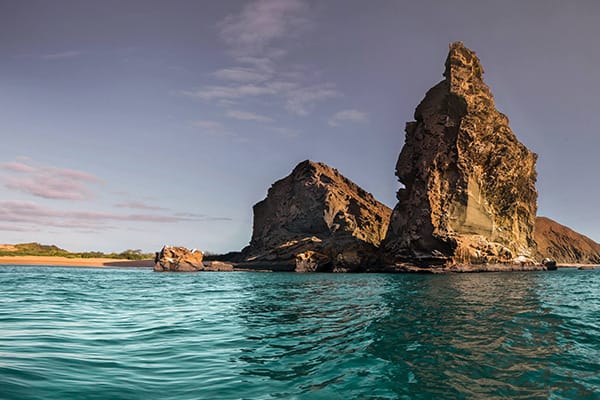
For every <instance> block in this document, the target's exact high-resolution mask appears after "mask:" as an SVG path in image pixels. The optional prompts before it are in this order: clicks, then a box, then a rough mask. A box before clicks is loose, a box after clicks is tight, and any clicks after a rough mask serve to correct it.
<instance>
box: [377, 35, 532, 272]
mask: <svg viewBox="0 0 600 400" xmlns="http://www.w3.org/2000/svg"><path fill="white" fill-rule="evenodd" d="M445 67H446V68H445V71H444V77H445V79H444V80H443V81H442V82H440V83H438V84H437V85H435V86H434V87H433V88H431V89H430V90H429V91H428V92H427V94H426V95H425V98H424V99H423V101H421V103H420V104H419V105H418V107H417V108H416V110H415V116H414V117H415V121H412V122H408V123H407V124H406V139H405V143H404V147H403V148H402V151H401V152H400V156H399V158H398V162H397V164H396V176H397V177H398V179H399V181H400V182H401V183H402V184H404V188H402V189H400V190H399V191H398V194H397V198H398V204H397V205H396V207H395V208H394V211H393V213H392V218H391V222H390V225H389V227H388V232H387V235H386V239H385V242H384V249H385V251H386V253H387V254H388V256H389V257H390V258H391V259H395V260H399V259H404V260H406V259H408V260H413V261H416V262H421V263H429V264H436V263H439V264H444V265H448V264H477V263H504V262H510V261H511V260H513V259H514V258H516V257H518V256H525V257H531V256H533V254H534V253H535V241H534V239H533V228H534V225H535V215H536V209H537V203H536V202H537V191H536V189H535V182H536V171H535V162H536V158H537V155H536V154H534V153H532V152H531V151H529V150H528V149H527V148H526V147H525V146H524V145H523V144H522V143H520V142H519V141H518V140H517V138H516V136H515V134H514V133H513V132H512V131H511V129H510V127H509V121H508V118H507V117H506V116H505V115H504V114H502V113H500V112H499V111H498V110H496V107H495V105H494V98H493V96H492V93H491V92H490V89H489V88H488V87H487V85H486V84H485V83H484V82H483V68H482V66H481V63H480V61H479V58H478V57H477V56H476V55H475V52H473V51H471V50H469V49H468V48H467V47H465V46H464V45H463V44H462V43H461V42H455V43H451V44H450V51H449V53H448V57H447V59H446V63H445Z"/></svg>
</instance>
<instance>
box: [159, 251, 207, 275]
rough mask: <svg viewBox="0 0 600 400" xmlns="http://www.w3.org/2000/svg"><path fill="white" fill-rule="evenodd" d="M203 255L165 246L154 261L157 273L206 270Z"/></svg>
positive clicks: (198, 252) (199, 252)
mask: <svg viewBox="0 0 600 400" xmlns="http://www.w3.org/2000/svg"><path fill="white" fill-rule="evenodd" d="M202 258H203V254H202V252H201V251H198V250H192V251H190V250H188V249H186V248H185V247H171V246H164V247H163V248H162V250H161V251H160V253H156V258H155V259H154V271H156V272H196V271H200V270H202V269H204V265H203V264H202Z"/></svg>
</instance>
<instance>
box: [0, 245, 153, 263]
mask: <svg viewBox="0 0 600 400" xmlns="http://www.w3.org/2000/svg"><path fill="white" fill-rule="evenodd" d="M1 256H46V257H67V258H115V259H126V260H146V259H149V258H153V257H154V254H144V253H142V251H141V250H137V249H136V250H132V249H130V250H125V251H123V252H121V253H108V254H106V253H103V252H100V251H86V252H80V253H72V252H70V251H68V250H65V249H61V248H60V247H58V246H55V245H47V244H40V243H34V242H32V243H20V244H0V257H1Z"/></svg>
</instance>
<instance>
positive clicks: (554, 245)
mask: <svg viewBox="0 0 600 400" xmlns="http://www.w3.org/2000/svg"><path fill="white" fill-rule="evenodd" d="M534 233H535V241H536V242H537V251H538V253H537V254H538V258H539V259H542V258H548V259H551V260H554V261H555V262H558V263H561V264H599V263H600V244H598V243H596V242H595V241H593V240H592V239H590V238H589V237H587V236H584V235H582V234H580V233H577V232H575V231H574V230H572V229H570V228H568V227H566V226H564V225H561V224H559V223H558V222H556V221H553V220H551V219H550V218H546V217H537V219H536V223H535V231H534Z"/></svg>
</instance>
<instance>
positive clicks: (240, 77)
mask: <svg viewBox="0 0 600 400" xmlns="http://www.w3.org/2000/svg"><path fill="white" fill-rule="evenodd" d="M598 20H600V3H598V2H595V1H571V2H563V1H552V0H548V1H533V0H531V1H503V2H497V1H453V2H446V1H419V2H408V1H384V0H380V1H374V2H364V1H347V0H332V1H326V2H321V1H308V0H306V1H305V0H261V1H245V2H243V1H218V2H217V1H213V2H210V1H183V0H176V1H101V2H100V1H60V0H57V1H52V2H49V1H28V0H0V58H1V62H0V88H1V90H0V135H1V138H2V146H0V243H15V242H26V241H38V242H43V243H53V244H57V245H59V246H61V247H64V248H67V249H70V250H103V251H120V250H124V249H127V248H141V249H143V250H145V251H155V250H158V249H159V248H160V247H161V246H162V245H163V244H165V243H166V244H173V245H174V244H178V245H184V246H188V247H195V248H201V249H205V250H209V251H214V252H223V251H229V250H238V249H240V248H242V247H243V246H245V245H246V244H247V243H248V241H249V239H250V235H251V228H252V205H253V204H254V203H256V202H257V201H260V200H261V199H262V198H264V196H265V195H266V191H267V189H268V188H269V186H270V185H271V184H272V183H273V182H274V181H275V180H277V179H279V178H281V177H283V176H285V175H287V174H288V173H289V172H290V171H291V170H292V169H293V167H294V166H295V165H296V164H297V163H298V162H300V161H302V160H304V159H312V160H315V161H322V162H326V163H328V164H329V165H331V166H333V167H335V168H338V169H339V170H340V172H341V173H342V174H344V175H346V176H347V177H349V178H350V179H352V180H354V181H355V182H356V183H358V184H359V185H360V186H362V187H363V188H364V189H366V190H367V191H369V192H371V193H373V194H374V195H375V197H376V198H378V199H379V200H380V201H382V202H383V203H385V204H387V205H388V206H390V207H393V206H394V204H395V192H396V190H397V189H398V187H399V184H398V183H397V180H396V178H395V176H394V166H395V163H396V159H397V157H398V154H399V152H400V149H401V147H402V144H403V141H404V124H405V122H407V121H410V120H412V115H413V112H414V109H415V107H416V106H417V104H418V103H419V102H420V101H421V99H422V98H423V96H424V95H425V92H426V91H427V90H428V89H429V88H430V87H432V86H433V85H434V84H436V83H437V82H439V81H440V80H441V79H442V72H443V69H444V66H443V64H444V60H445V57H446V54H447V51H448V43H449V42H451V41H456V40H461V41H463V42H464V43H465V44H466V45H467V46H468V47H470V48H471V49H473V50H475V51H476V52H477V54H478V56H479V57H480V59H481V60H482V63H483V65H484V68H485V71H486V73H485V75H484V79H485V81H486V83H487V84H488V85H489V86H490V87H491V89H492V92H493V93H494V96H495V99H496V105H497V107H498V109H499V110H500V111H502V112H504V113H505V114H507V115H508V117H509V118H510V120H511V128H512V129H513V131H514V132H515V134H516V135H517V137H518V138H519V139H520V140H521V141H522V142H523V143H525V144H526V145H527V146H528V147H529V148H530V149H531V150H533V151H534V152H536V153H538V154H539V160H538V168H537V169H538V191H539V200H538V203H539V214H540V215H545V216H548V217H550V218H553V219H555V220H558V221H559V222H561V223H563V224H566V225H568V226H570V227H572V228H573V229H575V230H577V231H579V232H582V233H584V234H586V235H588V236H590V237H591V238H593V239H595V240H597V241H598V240H600V227H598V224H597V221H598V220H599V217H600V208H599V207H597V199H598V197H599V195H600V193H599V192H600V189H599V187H598V185H596V182H597V174H596V171H597V170H598V168H597V158H598V157H597V153H598V149H599V148H600V135H599V134H598V126H599V121H598V116H599V115H600V101H599V100H598V93H600V77H599V75H598V73H597V66H598V65H600V46H599V45H598V41H597V39H598V38H599V37H600V24H598V23H597V21H598Z"/></svg>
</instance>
